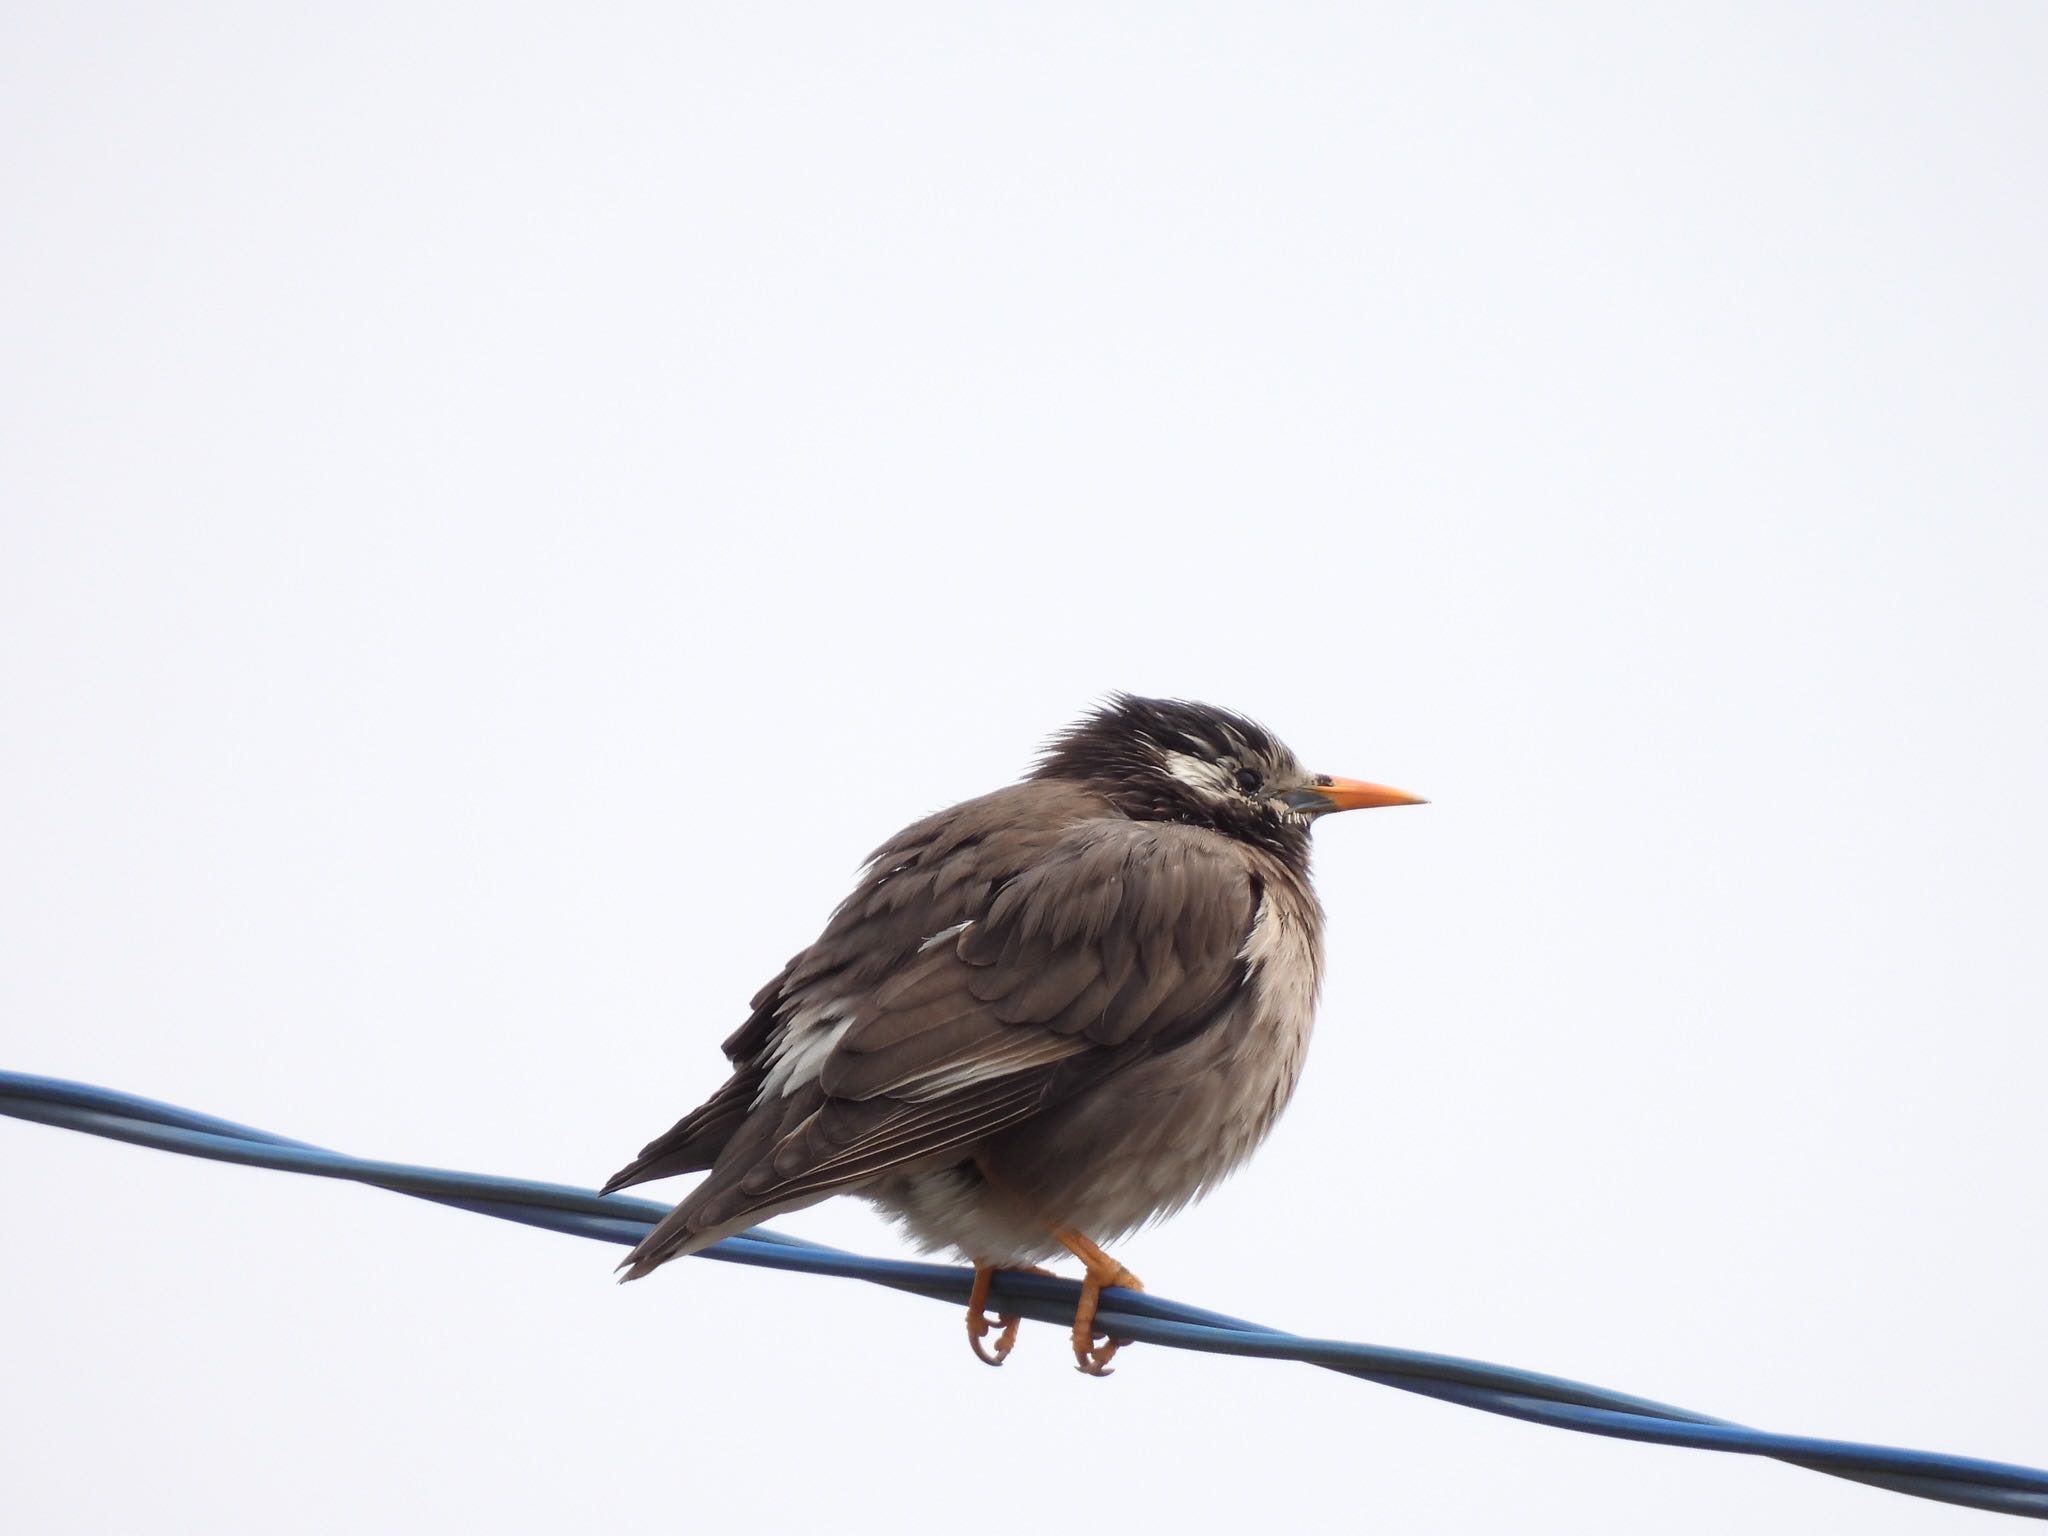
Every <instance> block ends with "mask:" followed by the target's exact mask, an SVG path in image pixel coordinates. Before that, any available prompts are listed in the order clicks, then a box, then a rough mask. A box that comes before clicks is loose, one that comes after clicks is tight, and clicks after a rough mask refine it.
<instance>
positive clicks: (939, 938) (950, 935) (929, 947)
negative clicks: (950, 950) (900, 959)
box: [917, 918, 974, 955]
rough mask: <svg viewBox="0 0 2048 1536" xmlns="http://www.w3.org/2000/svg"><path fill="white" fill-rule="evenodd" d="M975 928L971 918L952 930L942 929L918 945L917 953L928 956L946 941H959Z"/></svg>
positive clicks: (955, 925) (954, 926) (956, 925)
mask: <svg viewBox="0 0 2048 1536" xmlns="http://www.w3.org/2000/svg"><path fill="white" fill-rule="evenodd" d="M973 926H974V920H973V919H972V918H969V919H968V920H967V921H966V922H964V923H955V924H954V925H953V926H952V927H950V928H941V929H940V930H939V931H938V932H937V933H935V934H933V935H932V936H931V937H930V938H928V939H926V940H925V941H924V942H923V943H922V944H920V945H918V946H917V952H918V953H919V954H920V955H928V954H930V953H931V952H932V951H933V950H935V949H937V948H938V947H939V946H940V945H941V944H943V943H945V942H946V940H948V939H957V938H958V937H959V936H960V935H961V934H963V933H965V932H966V931H967V930H968V929H970V928H972V927H973Z"/></svg>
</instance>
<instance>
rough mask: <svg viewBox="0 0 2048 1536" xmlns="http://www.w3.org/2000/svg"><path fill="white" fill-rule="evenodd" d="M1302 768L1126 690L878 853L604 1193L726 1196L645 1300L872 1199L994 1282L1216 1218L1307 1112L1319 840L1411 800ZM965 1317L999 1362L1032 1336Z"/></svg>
mask: <svg viewBox="0 0 2048 1536" xmlns="http://www.w3.org/2000/svg"><path fill="white" fill-rule="evenodd" d="M1413 798H1414V797H1412V796H1407V795H1403V794H1401V793H1400V792H1398V791H1392V790H1384V789H1381V788H1379V787H1378V786H1374V785H1364V784H1355V783H1352V782H1351V781H1346V780H1332V779H1329V778H1327V777H1324V776H1317V775H1310V774H1307V773H1305V772H1303V771H1302V769H1301V768H1300V766H1299V764H1297V763H1296V762H1295V760H1294V757H1293V754H1291V753H1290V752H1288V750H1287V749H1286V748H1285V747H1284V746H1282V745H1280V743H1279V742H1277V741H1276V740H1274V739H1273V738H1272V737H1271V736H1270V735H1269V734H1268V733H1267V732H1265V731H1264V730H1263V729H1261V728H1260V727H1258V726H1256V725H1254V724H1253V723H1252V722H1250V721H1248V720H1245V719H1243V718H1242V717H1239V716H1236V715H1232V714H1230V713H1228V712H1226V711H1223V710H1217V709H1212V708H1209V707H1207V706H1204V705H1196V704H1184V703H1179V702H1176V701H1168V700H1155V699H1137V698H1130V697H1119V698H1117V699H1115V700H1113V701H1112V702H1111V703H1110V704H1109V705H1108V706H1106V707H1105V708H1103V709H1102V710H1100V711H1098V712H1097V713H1096V714H1094V715H1092V716H1090V717H1089V718H1088V719H1086V720H1084V721H1082V722H1081V723H1080V724H1079V725H1077V726H1075V727H1074V728H1073V729H1072V730H1070V731H1068V732H1067V733H1066V734H1065V735H1063V736H1062V737H1060V738H1059V739H1058V740H1057V741H1055V743H1054V744H1053V746H1052V747H1051V748H1050V749H1049V750H1048V752H1047V754H1046V757H1045V759H1044V760H1043V762H1042V763H1041V764H1040V766H1039V767H1038V768H1037V769H1036V770H1035V771H1034V773H1033V774H1032V776H1031V777H1030V778H1028V779H1027V780H1026V781H1025V782H1023V783H1021V784H1017V785H1013V786H1011V787H1009V788H1007V789H1001V790H997V791H996V792H995V793H993V794H990V795H984V796H982V797H981V798H979V799H976V800H969V801H967V802H965V803H964V804H962V805H957V806H954V807H953V808H952V809H950V810H946V811H941V812H940V813H938V814H937V815H935V816H931V817H928V818H926V819H925V820H924V821H921V822H918V823H917V824H915V825H914V826H911V827H909V828H907V829H906V830H904V831H903V832H901V833H899V834H898V835H897V836H896V837H894V838H892V839H890V841H889V842H887V843H885V844H883V845H882V847H881V848H879V849H878V850H876V852H875V854H874V855H873V857H872V858H871V859H870V860H869V863H868V865H867V868H866V871H865V872H864V874H863V876H862V878H861V881H860V883H859V885H858V886H857V887H856V888H855V890H854V892H853V894H852V895H851V896H849V897H848V898H847V899H846V901H845V902H843V903H842V904H841V905H840V907H839V909H838V910H837V911H836V912H835V913H834V914H833V915H832V918H831V920H830V921H829V922H828V923H827V924H826V926H825V931H824V933H823V934H821V935H820V936H819V938H818V940H817V942H816V943H814V944H812V945H811V947H810V948H808V949H806V950H804V951H803V952H802V953H801V954H799V955H798V956H796V958H795V959H793V960H791V961H790V963H789V964H788V965H787V966H786V967H784V969H783V971H782V973H781V974H780V975H779V976H777V977H776V978H775V979H774V980H773V981H771V982H769V983H768V985H767V986H766V987H764V988H762V989H761V991H760V992H759V993H758V994H757V995H756V996H755V998H754V1001H753V1014H752V1016H751V1017H750V1018H749V1019H748V1020H747V1022H746V1023H745V1024H744V1025H742V1026H741V1027H740V1029H739V1030H738V1032H737V1033H735V1034H734V1035H733V1036H732V1038H731V1039H729V1040H728V1041H726V1043H725V1052H726V1055H727V1056H728V1057H729V1058H730V1060H731V1062H732V1065H733V1074H732V1077H731V1079H730V1080H729V1081H728V1082H727V1083H726V1084H725V1086H724V1087H722V1088H721V1089H719V1091H718V1092H717V1093H715V1094H714V1095H712V1097H711V1098H710V1099H709V1100H707V1101H706V1102H705V1103H704V1104H703V1105H702V1106H701V1107H699V1108H698V1109H696V1110H694V1111H692V1112H691V1113H690V1114H689V1115H686V1116H685V1117H684V1118H683V1119H682V1120H681V1121H679V1122H678V1123H677V1124H676V1125H675V1126H674V1127H673V1128H672V1129H671V1130H670V1131H669V1132H668V1133H667V1134H666V1135H663V1136H661V1137H659V1138H657V1139H656V1140H655V1141H653V1142H652V1143H650V1144H649V1145H648V1146H647V1147H646V1148H645V1149H644V1150H643V1151H642V1152H641V1154H640V1156H639V1157H638V1158H637V1159H635V1160H634V1161H633V1162H632V1163H630V1164H628V1165H627V1166H626V1167H625V1168H624V1169H622V1170H620V1172H619V1173H617V1174H615V1175H614V1176H613V1177H612V1179H611V1181H610V1182H609V1183H608V1184H607V1185H606V1189H607V1190H613V1189H620V1188H623V1187H625V1186H626V1185H629V1184H637V1183H641V1182H644V1181H646V1180H649V1179H657V1178H665V1177H667V1176H669V1175H671V1174H677V1173H686V1172H694V1171H698V1170H702V1169H709V1170H710V1172H709V1175H708V1176H707V1177H706V1178H705V1179H704V1180H703V1181H702V1182H701V1183H699V1184H698V1185H697V1186H696V1188H694V1189H693V1190H691V1191H690V1193H689V1194H688V1195H687V1196H685V1197H684V1199H683V1200H682V1202H681V1203H680V1204H678V1205H677V1206H676V1207H675V1209H674V1210H672V1211H671V1212H670V1213H669V1214H668V1216H667V1217H665V1218H664V1219H663V1220H662V1221H661V1223H660V1224H659V1225H658V1226H657V1227H656V1228H655V1229H654V1231H653V1232H651V1233H650V1234H649V1235H648V1236H647V1238H646V1239H645V1240H644V1241H642V1242H641V1243H640V1245H639V1246H638V1247H636V1248H635V1249H634V1250H633V1251H632V1253H631V1254H630V1255H628V1257H627V1259H626V1261H625V1264H624V1266H622V1267H624V1268H625V1270H626V1272H627V1273H626V1277H627V1278H628V1279H633V1278H637V1277H639V1276H641V1275H644V1274H646V1273H647V1272H648V1271H649V1270H651V1269H654V1268H655V1267H656V1266H658V1265H660V1264H663V1263H665V1262H667V1261H668V1260H669V1259H672V1258H676V1257H679V1256H681V1255H683V1254H687V1253H693V1252H695V1251H697V1250H698V1249H701V1248H703V1247H706V1246H708V1245H709V1244H711V1243H713V1242H716V1241H717V1240H718V1239H720V1238H721V1237H724V1236H727V1235H728V1234H730V1233H733V1232H736V1231H740V1230H743V1229H744V1228H746V1227H750V1226H753V1225H755V1224H756V1223H758V1222H761V1221H763V1220H766V1219H767V1218H769V1217H771V1216H773V1215H776V1214H777V1213H780V1212H784V1211H789V1210H794V1209H797V1208H799V1207H801V1206H804V1205H809V1204H811V1203H813V1202H815V1201H817V1200H820V1199H823V1198H824V1197H825V1196H827V1195H831V1194H837V1193H853V1194H859V1195H862V1196H864V1197H866V1198H867V1199H869V1200H870V1201H872V1202H874V1203H875V1204H876V1205H877V1206H879V1207H880V1208H882V1209H883V1210H885V1211H887V1212H888V1213H890V1214H891V1215H893V1216H895V1217H896V1218H897V1219H898V1220H899V1221H900V1222H901V1223H902V1224H903V1226H904V1227H905V1228H906V1230H907V1231H908V1232H909V1233H910V1235H911V1236H912V1237H913V1238H914V1239H915V1240H917V1241H918V1242H919V1243H920V1244H921V1245H922V1246H924V1247H925V1248H927V1249H937V1248H951V1249H953V1250H955V1251H957V1252H958V1253H959V1254H961V1255H962V1256H963V1257H964V1258H966V1259H968V1260H970V1261H971V1262H973V1263H974V1264H975V1266H976V1267H977V1271H978V1276H979V1283H978V1286H977V1295H978V1297H979V1296H981V1295H985V1293H986V1287H987V1280H988V1276H989V1274H990V1273H991V1272H992V1271H993V1270H994V1269H998V1268H1012V1267H1021V1266H1025V1265H1029V1264H1031V1263H1033V1262H1035V1261H1036V1260H1039V1259H1044V1258H1049V1257H1052V1256H1053V1255H1055V1254H1058V1253H1060V1252H1063V1251H1067V1252H1073V1253H1076V1254H1077V1255H1080V1256H1081V1257H1082V1259H1083V1263H1084V1266H1085V1267H1086V1270H1087V1274H1088V1285H1087V1289H1086V1291H1085V1293H1084V1298H1083V1307H1082V1313H1083V1315H1081V1316H1079V1317H1077V1319H1076V1323H1075V1352H1076V1356H1077V1359H1078V1360H1079V1361H1080V1363H1081V1365H1082V1366H1083V1368H1084V1369H1087V1370H1091V1371H1094V1372H1097V1373H1100V1372H1101V1370H1102V1368H1103V1363H1104V1362H1105V1361H1106V1360H1107V1359H1108V1357H1109V1355H1110V1354H1112V1353H1114V1350H1115V1343H1114V1341H1112V1342H1111V1343H1110V1344H1109V1345H1108V1346H1107V1347H1106V1348H1104V1347H1101V1346H1098V1345H1097V1344H1096V1343H1095V1341H1094V1335H1093V1332H1092V1320H1093V1312H1094V1298H1095V1296H1096V1295H1097V1294H1099V1292H1100V1290H1101V1288H1102V1286H1103V1285H1105V1284H1128V1285H1134V1284H1135V1283H1136V1282H1135V1277H1133V1276H1131V1275H1130V1274H1129V1272H1128V1271H1126V1270H1123V1269H1122V1267H1121V1266H1120V1265H1117V1264H1116V1263H1115V1261H1114V1260H1112V1259H1110V1258H1109V1257H1108V1256H1107V1255H1106V1254H1103V1253H1102V1252H1101V1250H1100V1249H1099V1248H1097V1247H1095V1243H1097V1242H1100V1241H1108V1240H1113V1239H1115V1238H1117V1237H1119V1236H1122V1235H1123V1234H1125V1233H1128V1232H1130V1231H1132V1230H1134V1229H1135V1228H1137V1227H1139V1226H1142V1225H1144V1224H1145V1223H1146V1222H1148V1221H1151V1220H1154V1219H1157V1218H1159V1217H1161V1216H1164V1215H1167V1214H1170V1213H1171V1212H1173V1211H1175V1210H1178V1209H1179V1208H1180V1207H1181V1206H1183V1205H1185V1204H1186V1203H1187V1202H1188V1201H1190V1200H1192V1199H1195V1198H1197V1197H1198V1196H1199V1195H1201V1194H1202V1193H1203V1192H1204V1191H1206V1190H1207V1189H1208V1188H1210V1187H1211V1186H1212V1185H1214V1184H1215V1183H1216V1182H1217V1181H1218V1180H1220V1179H1221V1178H1223V1177H1224V1176H1225V1175H1226V1174H1228V1173H1229V1172H1230V1171H1231V1170H1232V1169H1234V1168H1235V1167H1236V1166H1237V1165H1238V1164H1239V1163H1240V1162H1242V1161H1243V1159H1244V1158H1245V1157H1246V1156H1248V1155H1249V1154H1250V1152H1251V1151H1252V1149H1253V1148H1254V1147H1256V1146H1257V1145H1258V1143H1259V1142H1260V1141H1261V1140H1262V1139H1263V1138H1264V1137H1265V1134H1266V1132H1267V1131H1268V1130H1269V1129H1270V1128H1271V1126H1272V1123H1273V1121H1274V1119H1275V1118H1276V1117H1277V1116H1278V1114H1279V1112H1280V1110H1281V1108H1282V1107H1283V1106H1284V1105H1285V1103H1286V1101H1287V1098H1288V1096H1289V1094H1290V1093H1291V1092H1292V1091H1293V1087H1294V1082H1295V1078H1296V1075H1297V1074H1298V1073H1299V1071H1300V1067H1301V1061H1302V1056H1303V1054H1304V1052H1305V1051H1306V1048H1307V1044H1308V1034H1309V1026H1310V1021H1311V1016H1312V1013H1313V1009H1314V1000H1315V992H1316V985H1317V980H1318V976H1319V972H1320V968H1321V930H1322V913H1321V910H1320V908H1319V907H1318V906H1317V904H1316V900H1315V897H1314V895H1313V893H1312V892H1311V891H1310V888H1309V884H1308V829H1309V825H1310V823H1311V822H1312V820H1313V819H1314V818H1315V817H1316V816H1318V815H1321V814H1325V813H1327V812H1329V811H1333V810H1339V809H1348V808H1350V807H1352V806H1362V805H1372V804H1377V805H1386V804H1401V803H1406V802H1410V801H1412V800H1413ZM1003 1324H1004V1326H1003V1330H1002V1335H1001V1338H1000V1340H999V1342H998V1343H997V1345H996V1347H995V1352H994V1353H993V1354H990V1353H989V1352H987V1351H986V1350H984V1349H983V1348H982V1345H981V1342H980V1340H981V1338H982V1336H983V1335H984V1334H985V1333H986V1332H987V1331H988V1329H989V1326H990V1325H989V1324H988V1322H987V1321H986V1319H984V1318H983V1317H982V1316H981V1308H980V1306H979V1304H977V1305H976V1306H975V1307H973V1308H971V1309H970V1315H969V1320H968V1327H969V1334H970V1338H971V1339H972V1340H973V1341H974V1343H975V1348H976V1352H977V1353H979V1354H981V1355H982V1357H983V1358H984V1359H988V1360H990V1361H991V1362H992V1363H1000V1360H1001V1358H1002V1356H1003V1355H1004V1354H1006V1353H1007V1352H1008V1348H1009V1345H1010V1342H1011V1341H1012V1340H1014V1338H1015V1334H1016V1322H1015V1320H1014V1319H1004V1320H1003Z"/></svg>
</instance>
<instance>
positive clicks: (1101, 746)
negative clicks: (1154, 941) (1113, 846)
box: [1032, 693, 1422, 852]
mask: <svg viewBox="0 0 2048 1536" xmlns="http://www.w3.org/2000/svg"><path fill="white" fill-rule="evenodd" d="M1032 777H1033V778H1037V779H1066V780H1071V781H1074V782H1078V783H1084V784H1086V785H1088V786H1089V787H1090V788H1091V789H1094V790H1096V791H1097V792H1098V793H1100V794H1102V795H1104V796H1106V797H1107V798H1108V799H1109V800H1110V802H1111V803H1112V804H1114V805H1115V806H1116V807H1117V809H1118V810H1120V811H1122V812H1123V813H1124V814H1125V815H1126V816H1130V817H1132V818H1134V819H1136V820H1140V821H1179V822H1188V823H1192V824H1194V825H1197V826H1205V827H1211V828H1214V829H1215V830H1216V831H1218V832H1223V833H1227V834H1229V835H1230V836H1233V837H1238V838H1242V839H1244V840H1245V841H1247V842H1253V843H1259V844H1262V845H1266V846H1272V847H1275V848H1278V849H1280V850H1282V851H1288V850H1295V849H1299V850H1302V851H1304V852H1305V851H1306V846H1307V838H1308V829H1309V827H1310V826H1311V825H1312V824H1313V823H1314V822H1315V820H1316V818H1317V817H1319V816H1326V815H1328V814H1329V813H1330V812H1332V811H1351V810H1362V809H1364V808H1366V807H1368V806H1376V805H1420V804H1421V803H1422V799H1421V797H1420V796H1419V795H1411V794H1408V793H1406V792H1404V791H1402V790H1398V789H1389V788H1387V787H1386V786H1385V785H1383V784H1367V783H1365V782H1363V781H1362V780H1359V779H1338V778H1332V777H1331V776H1330V775H1329V774H1326V773H1310V772H1309V771H1308V770H1306V769H1305V768H1303V767H1302V766H1301V764H1300V763H1299V762H1298V761H1297V760H1296V759H1295V756H1294V754H1293V753H1292V752H1290V751H1288V750H1287V746H1286V744H1285V743H1284V742H1282V741H1280V740H1279V739H1278V738H1277V737H1275V736H1274V735H1273V733H1272V732H1270V731H1268V730H1267V729H1266V728H1265V727H1264V726H1262V725H1260V724H1258V723H1257V722H1256V721H1252V720H1247V719H1246V718H1245V717H1244V716H1243V715H1238V714H1233V713H1231V712H1230V711H1229V710H1227V709H1218V708H1216V707H1215V706H1214V705H1211V704H1194V703H1189V702H1187V701H1186V700H1182V699H1141V698H1137V697H1135V696H1133V695H1131V694H1127V693H1123V694H1117V695H1115V696H1113V697H1112V698H1111V699H1110V700H1109V702H1108V703H1106V704H1104V705H1103V706H1102V707H1101V708H1100V709H1098V710H1096V711H1095V713H1093V714H1092V715H1089V716H1088V717H1087V718H1086V719H1084V720H1081V721H1080V722H1078V723H1077V724H1075V725H1073V726H1070V727H1069V728H1068V729H1067V730H1065V731H1063V732H1061V733H1060V734H1059V735H1058V736H1057V737H1055V738H1054V739H1053V741H1052V742H1051V744H1050V745H1048V746H1047V748H1046V750H1045V755H1044V756H1043V758H1041V759H1040V761H1039V764H1038V767H1037V768H1036V769H1034V770H1033V772H1032Z"/></svg>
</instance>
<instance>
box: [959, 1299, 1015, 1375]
mask: <svg viewBox="0 0 2048 1536" xmlns="http://www.w3.org/2000/svg"><path fill="white" fill-rule="evenodd" d="M1023 1321H1024V1319H1023V1318H1021V1317H1019V1316H1017V1315H1016V1314H1015V1313H1012V1312H999V1313H997V1314H996V1316H995V1318H994V1320H993V1321H991V1320H990V1318H989V1315H988V1314H987V1313H986V1312H982V1311H978V1310H977V1311H973V1312H970V1313H968V1314H967V1344H968V1347H969V1348H970V1349H972V1350H973V1351H974V1355H975V1358H976V1359H978V1360H980V1361H981V1363H982V1364H983V1365H1001V1364H1002V1363H1003V1362H1004V1361H1005V1360H1007V1359H1009V1358H1010V1351H1011V1350H1012V1349H1015V1348H1016V1347H1017V1326H1018V1324H1020V1323H1022V1322H1023ZM991 1333H994V1334H995V1336H996V1341H995V1344H994V1346H993V1348H991V1347H989V1346H986V1345H984V1344H983V1343H982V1342H981V1341H982V1340H983V1339H985V1338H987V1337H988V1335H989V1334H991Z"/></svg>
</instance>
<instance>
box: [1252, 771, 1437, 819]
mask: <svg viewBox="0 0 2048 1536" xmlns="http://www.w3.org/2000/svg"><path fill="white" fill-rule="evenodd" d="M1282 798H1284V799H1285V800H1286V801H1287V803H1288V804H1289V805H1291V806H1293V807H1294V808H1295V809H1296V810H1297V811H1307V812H1308V813H1309V814H1310V815H1312V816H1320V815H1324V814H1326V813H1328V812H1330V811H1364V810H1370V809H1371V808H1372V807H1374V806H1377V805H1427V804H1429V802H1428V801H1427V800H1425V799H1423V798H1422V796H1420V795H1411V794H1409V793H1408V791H1407V790H1405V789H1391V788H1389V787H1388V786H1387V785H1385V784H1368V783H1366V782H1365V780H1363V779H1333V778H1331V777H1330V776H1329V775H1328V774H1326V773H1319V774H1317V775H1316V779H1315V783H1314V784H1313V785H1309V786H1305V787H1303V788H1301V789H1297V790H1294V791H1292V792H1291V793H1289V794H1287V795H1285V796H1283V797H1282Z"/></svg>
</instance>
